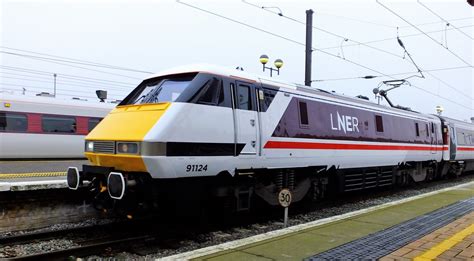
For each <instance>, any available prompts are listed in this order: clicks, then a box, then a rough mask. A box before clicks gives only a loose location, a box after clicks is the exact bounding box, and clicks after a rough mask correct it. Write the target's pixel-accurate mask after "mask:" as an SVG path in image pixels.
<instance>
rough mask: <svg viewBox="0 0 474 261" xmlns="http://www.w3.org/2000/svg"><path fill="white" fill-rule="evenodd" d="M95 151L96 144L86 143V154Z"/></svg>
mask: <svg viewBox="0 0 474 261" xmlns="http://www.w3.org/2000/svg"><path fill="white" fill-rule="evenodd" d="M93 151H94V142H93V141H86V152H93Z"/></svg>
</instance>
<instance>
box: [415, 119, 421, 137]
mask: <svg viewBox="0 0 474 261" xmlns="http://www.w3.org/2000/svg"><path fill="white" fill-rule="evenodd" d="M415 132H416V136H417V137H420V128H419V127H418V123H416V122H415Z"/></svg>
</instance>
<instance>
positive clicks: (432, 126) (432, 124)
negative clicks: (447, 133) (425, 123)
mask: <svg viewBox="0 0 474 261" xmlns="http://www.w3.org/2000/svg"><path fill="white" fill-rule="evenodd" d="M434 129H435V126H434V123H431V133H434Z"/></svg>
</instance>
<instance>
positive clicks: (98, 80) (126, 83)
mask: <svg viewBox="0 0 474 261" xmlns="http://www.w3.org/2000/svg"><path fill="white" fill-rule="evenodd" d="M0 69H2V70H9V71H16V72H24V73H31V74H38V75H48V76H53V75H54V74H55V73H53V72H47V71H40V70H34V69H30V68H25V67H15V66H6V65H0ZM56 74H57V75H58V76H59V75H61V77H65V78H71V79H80V80H83V81H90V82H94V81H97V82H107V83H115V84H123V85H125V86H130V85H132V86H134V85H135V83H131V82H121V81H113V80H103V79H99V78H92V77H85V76H78V75H73V74H64V73H56Z"/></svg>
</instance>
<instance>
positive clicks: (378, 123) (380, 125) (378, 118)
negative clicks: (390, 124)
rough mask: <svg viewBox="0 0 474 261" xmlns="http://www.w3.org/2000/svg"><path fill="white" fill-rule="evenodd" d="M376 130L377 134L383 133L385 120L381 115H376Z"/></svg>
mask: <svg viewBox="0 0 474 261" xmlns="http://www.w3.org/2000/svg"><path fill="white" fill-rule="evenodd" d="M375 128H376V130H377V132H383V120H382V116H380V115H375Z"/></svg>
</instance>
